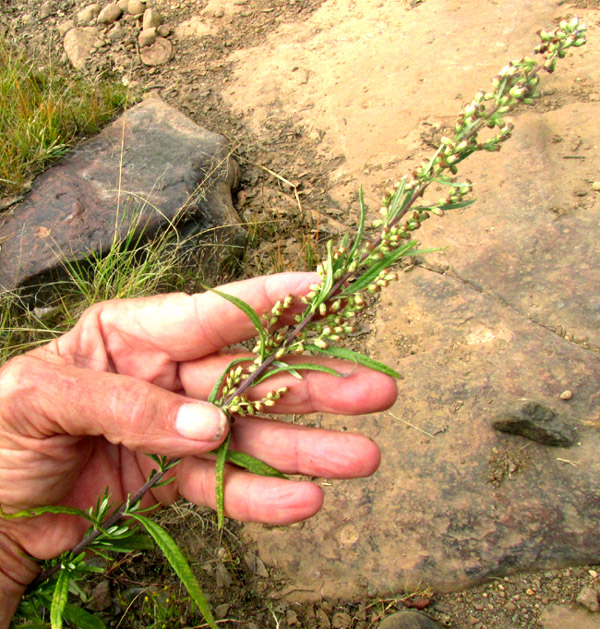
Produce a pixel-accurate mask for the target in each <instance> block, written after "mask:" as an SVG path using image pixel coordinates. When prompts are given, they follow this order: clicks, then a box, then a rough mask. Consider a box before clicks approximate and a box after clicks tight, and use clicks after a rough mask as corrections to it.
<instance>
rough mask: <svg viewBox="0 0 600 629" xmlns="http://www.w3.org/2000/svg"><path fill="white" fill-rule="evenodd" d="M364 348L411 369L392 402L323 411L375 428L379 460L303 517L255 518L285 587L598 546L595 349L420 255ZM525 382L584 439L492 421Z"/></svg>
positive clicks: (474, 572) (348, 424)
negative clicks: (556, 439)
mask: <svg viewBox="0 0 600 629" xmlns="http://www.w3.org/2000/svg"><path fill="white" fill-rule="evenodd" d="M371 350H372V353H373V354H374V355H376V356H377V357H378V358H379V359H382V360H385V361H387V362H388V363H390V364H392V365H395V366H397V368H398V369H399V370H400V371H401V373H403V374H404V377H405V379H404V380H403V381H401V382H400V397H399V400H398V403H397V404H396V405H395V407H394V408H393V409H391V412H390V413H387V412H386V413H381V414H379V415H376V416H367V417H363V418H359V419H358V420H355V419H348V418H345V419H344V418H326V419H325V418H324V419H322V424H323V425H324V426H327V427H333V428H338V429H343V428H346V429H348V430H358V431H360V432H363V433H364V434H367V435H369V436H371V437H372V438H373V439H375V441H376V442H377V443H378V444H379V445H380V447H381V449H382V454H383V461H382V465H381V468H380V469H379V471H378V472H377V474H376V475H375V476H374V477H373V478H371V479H365V480H358V481H349V482H338V481H333V487H332V488H327V487H326V488H325V491H326V495H327V498H326V506H325V508H324V510H323V511H322V512H321V513H320V514H319V515H318V516H316V517H315V518H313V519H312V520H310V521H308V522H306V523H304V524H302V525H301V526H298V527H291V528H287V529H286V528H280V529H268V530H267V529H263V528H262V527H259V526H255V525H254V526H251V527H249V531H250V534H251V536H252V537H253V538H254V539H256V540H257V542H258V547H259V553H260V555H261V557H262V558H263V560H265V561H266V562H267V563H268V564H274V565H276V566H278V567H279V568H280V569H282V571H283V573H284V574H285V575H286V576H287V577H288V578H289V579H290V580H291V583H292V584H293V588H294V590H295V591H294V593H293V594H292V596H293V597H303V596H308V597H312V598H314V597H318V596H321V595H324V596H334V597H336V596H339V597H344V598H352V597H356V596H359V595H364V594H365V593H366V591H367V590H366V588H367V587H368V586H370V591H372V590H373V588H374V589H375V590H376V591H377V592H378V593H379V594H380V595H385V594H386V593H389V592H390V591H391V590H393V591H399V590H403V589H404V588H408V589H409V590H410V589H411V588H417V587H418V586H419V584H421V585H422V584H427V585H430V586H432V587H433V588H434V589H436V590H438V591H448V590H453V589H459V588H461V587H464V586H468V585H472V584H475V583H478V582H480V581H481V580H483V579H484V578H486V577H489V576H497V575H504V574H509V573H511V572H514V571H520V570H528V569H534V568H537V569H541V568H544V567H549V566H564V565H569V564H577V563H582V562H597V561H598V560H599V559H600V458H599V457H598V449H599V447H600V438H599V435H598V427H599V426H600V418H599V412H598V411H599V409H600V393H599V391H598V382H599V379H600V356H598V354H596V353H593V352H591V351H589V350H585V349H583V348H581V347H579V346H576V345H574V344H572V343H569V342H568V341H566V340H565V339H563V338H561V337H559V336H558V335H556V334H554V333H552V332H550V331H548V330H547V329H545V328H543V327H541V326H539V325H537V324H535V323H532V322H531V321H529V320H527V319H525V318H523V317H521V316H520V315H519V314H518V313H516V312H515V311H514V310H513V309H512V308H510V307H509V306H506V305H505V304H503V303H502V302H500V301H498V300H497V299H495V298H493V297H490V296H487V295H485V294H482V293H481V292H479V291H477V290H475V289H473V288H471V287H469V286H465V284H464V283H462V282H460V281H459V280H456V279H454V278H451V277H448V276H444V275H440V274H438V273H435V272H431V271H427V270H424V269H415V270H414V271H413V272H412V273H411V274H410V279H409V278H407V281H406V282H403V283H402V284H400V285H396V286H394V288H392V289H391V290H390V292H389V293H388V294H387V296H386V297H385V298H384V299H383V300H382V304H381V308H380V311H379V315H378V318H377V321H376V323H375V339H374V341H373V342H372V348H371ZM567 389H568V390H571V391H572V392H573V398H572V399H571V400H570V401H568V402H566V401H563V400H561V399H560V394H561V393H562V392H563V391H564V390H567ZM524 397H525V398H531V399H535V400H538V401H540V402H542V403H545V404H546V405H547V406H549V407H551V408H553V409H555V410H556V411H558V412H559V413H560V414H561V415H562V416H563V417H564V418H565V419H566V420H567V421H568V423H569V424H570V425H571V426H572V427H574V428H575V430H576V431H577V435H578V443H577V445H576V446H574V447H572V448H552V447H548V446H543V445H540V444H538V443H535V442H533V441H529V440H527V439H525V438H524V437H518V436H513V435H505V434H501V433H498V432H496V431H495V430H494V429H493V428H492V426H491V424H492V420H493V419H494V418H495V416H496V414H497V413H498V412H499V411H501V410H503V409H504V408H506V407H508V406H511V405H513V404H514V403H515V402H518V401H519V400H520V399H521V398H524ZM422 431H425V432H426V433H428V435H433V436H428V435H427V434H425V433H424V432H422ZM327 484H329V483H327Z"/></svg>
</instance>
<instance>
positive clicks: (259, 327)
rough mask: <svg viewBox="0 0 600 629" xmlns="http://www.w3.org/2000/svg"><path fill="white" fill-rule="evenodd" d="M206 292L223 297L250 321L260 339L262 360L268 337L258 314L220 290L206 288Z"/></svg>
mask: <svg viewBox="0 0 600 629" xmlns="http://www.w3.org/2000/svg"><path fill="white" fill-rule="evenodd" d="M207 290H209V291H211V292H212V293H215V294H216V295H219V297H223V299H226V300H227V301H229V302H230V303H232V304H233V305H234V306H236V307H237V308H239V309H240V310H241V311H242V312H243V313H244V314H245V315H246V316H247V317H248V319H250V321H251V322H252V325H253V326H254V327H255V328H256V331H257V332H258V336H259V337H260V341H261V343H260V344H261V358H264V351H265V347H266V343H267V339H268V337H269V333H268V332H267V330H266V329H265V327H264V326H263V324H262V322H261V320H260V315H259V314H258V312H256V310H254V308H252V306H251V305H250V304H247V303H246V302H245V301H244V300H243V299H240V298H239V297H234V296H233V295H228V294H227V293H223V292H221V291H220V290H217V289H216V288H207Z"/></svg>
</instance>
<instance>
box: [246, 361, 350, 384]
mask: <svg viewBox="0 0 600 629" xmlns="http://www.w3.org/2000/svg"><path fill="white" fill-rule="evenodd" d="M302 370H305V371H322V372H323V373H328V374H330V375H332V376H337V377H338V378H345V377H346V376H347V374H343V373H340V372H339V371H336V370H335V369H332V368H331V367H326V366H325V365H318V364H316V363H300V364H298V365H286V364H285V363H284V364H280V365H277V367H276V368H275V369H272V370H271V371H268V372H267V373H265V374H264V375H263V376H262V377H261V378H259V379H258V380H257V381H256V384H258V383H259V382H262V381H263V380H266V379H267V378H270V377H271V376H274V375H276V374H278V373H282V372H286V373H291V374H292V375H293V376H296V377H298V376H299V377H300V378H302V376H301V375H300V374H299V373H298V372H299V371H302Z"/></svg>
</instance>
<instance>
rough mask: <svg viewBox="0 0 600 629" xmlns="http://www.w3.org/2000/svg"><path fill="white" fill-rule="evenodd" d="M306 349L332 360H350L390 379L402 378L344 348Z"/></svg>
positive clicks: (367, 357)
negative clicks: (331, 357)
mask: <svg viewBox="0 0 600 629" xmlns="http://www.w3.org/2000/svg"><path fill="white" fill-rule="evenodd" d="M306 349H307V350H309V351H311V352H315V353H318V354H325V355H326V356H333V357H334V358H343V359H344V360H351V361H353V362H355V363H358V364H359V365H362V366H363V367H369V368H370V369H374V370H375V371H380V372H381V373H384V374H386V375H388V376H392V378H397V379H399V380H402V379H403V376H402V375H401V374H399V373H398V372H397V371H396V370H395V369H392V368H391V367H388V366H387V365H385V364H384V363H382V362H379V361H378V360H375V359H374V358H370V357H369V356H365V355H364V354H361V353H359V352H354V351H352V350H351V349H346V348H345V347H328V348H327V349H322V348H320V347H317V346H316V345H307V346H306Z"/></svg>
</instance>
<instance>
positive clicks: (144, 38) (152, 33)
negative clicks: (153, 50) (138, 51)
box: [138, 28, 156, 48]
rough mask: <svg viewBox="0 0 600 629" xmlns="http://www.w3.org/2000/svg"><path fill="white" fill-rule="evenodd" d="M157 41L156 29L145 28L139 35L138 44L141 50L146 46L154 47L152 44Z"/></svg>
mask: <svg viewBox="0 0 600 629" xmlns="http://www.w3.org/2000/svg"><path fill="white" fill-rule="evenodd" d="M155 41H156V28H145V29H144V30H143V31H141V32H140V34H139V35H138V44H139V45H140V48H145V47H146V46H152V44H153V43H154V42H155Z"/></svg>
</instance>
